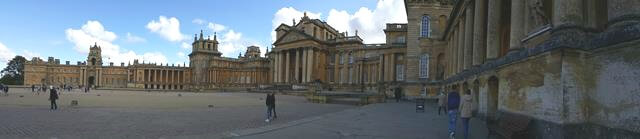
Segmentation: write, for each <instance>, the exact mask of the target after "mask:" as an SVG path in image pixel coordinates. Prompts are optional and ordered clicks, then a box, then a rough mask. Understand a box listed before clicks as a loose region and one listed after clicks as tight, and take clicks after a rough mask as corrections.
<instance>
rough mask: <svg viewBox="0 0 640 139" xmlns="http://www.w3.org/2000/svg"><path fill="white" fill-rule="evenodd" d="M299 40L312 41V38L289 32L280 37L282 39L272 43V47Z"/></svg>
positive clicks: (297, 32)
mask: <svg viewBox="0 0 640 139" xmlns="http://www.w3.org/2000/svg"><path fill="white" fill-rule="evenodd" d="M300 40H313V37H311V36H309V35H307V34H304V33H302V32H299V31H295V30H291V31H289V32H287V33H286V34H284V35H282V37H280V38H278V39H277V40H276V41H275V42H274V43H273V45H280V44H285V43H290V42H296V41H300Z"/></svg>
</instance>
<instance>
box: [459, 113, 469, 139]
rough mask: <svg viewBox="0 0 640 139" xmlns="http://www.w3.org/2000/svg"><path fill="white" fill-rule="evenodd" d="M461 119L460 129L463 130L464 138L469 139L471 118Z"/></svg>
mask: <svg viewBox="0 0 640 139" xmlns="http://www.w3.org/2000/svg"><path fill="white" fill-rule="evenodd" d="M461 119H462V128H464V138H465V139H467V138H468V137H469V120H470V119H471V118H461Z"/></svg>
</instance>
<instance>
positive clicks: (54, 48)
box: [0, 0, 407, 68]
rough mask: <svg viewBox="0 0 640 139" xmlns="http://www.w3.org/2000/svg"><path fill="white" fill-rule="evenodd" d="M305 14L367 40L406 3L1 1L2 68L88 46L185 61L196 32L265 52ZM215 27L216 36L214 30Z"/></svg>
mask: <svg viewBox="0 0 640 139" xmlns="http://www.w3.org/2000/svg"><path fill="white" fill-rule="evenodd" d="M304 12H307V15H308V16H309V17H310V18H316V19H320V20H323V21H325V22H327V23H328V24H329V25H331V26H333V27H334V28H335V29H337V30H338V31H340V32H345V31H347V32H349V34H354V33H353V32H355V30H358V35H359V36H360V37H362V38H363V39H364V41H365V43H384V42H385V40H384V32H383V28H384V26H385V23H406V22H407V19H406V13H405V8H404V3H403V1H402V0H295V1H294V0H233V1H228V0H227V1H222V0H181V1H168V0H166V1H164V0H135V1H132V0H108V1H107V0H100V1H99V0H83V1H78V0H56V1H36V0H6V1H2V2H0V67H2V68H4V67H5V66H6V63H8V61H9V60H11V59H12V58H13V57H15V55H21V56H24V57H26V58H27V59H28V60H31V59H32V58H33V57H40V58H41V59H43V60H45V61H46V60H47V57H55V58H56V59H60V61H61V64H63V63H64V61H71V63H72V64H75V63H76V61H85V60H86V59H87V54H88V52H89V46H90V45H93V44H95V43H97V44H98V45H99V46H100V47H101V48H102V57H103V64H104V65H108V63H109V62H113V63H115V65H119V63H121V62H124V63H129V62H131V63H132V62H133V60H134V59H138V60H139V61H145V63H149V62H153V63H158V64H160V63H163V65H164V64H166V63H169V65H171V64H175V65H178V64H180V65H182V64H183V63H186V64H187V65H188V63H189V58H188V55H189V53H190V52H191V43H192V42H193V37H194V35H195V34H198V33H200V31H201V30H202V31H203V32H204V34H205V36H211V38H213V36H214V34H217V39H218V42H219V43H220V44H219V49H218V51H220V52H222V53H223V56H225V57H237V56H238V55H239V54H240V53H244V51H245V50H246V47H248V46H251V45H255V46H259V47H260V49H261V52H262V54H264V52H265V51H266V49H267V48H269V49H270V48H271V47H272V43H273V41H275V37H274V36H275V32H274V31H273V30H274V29H275V28H276V27H277V26H278V25H280V24H287V25H291V24H292V22H293V21H292V20H294V19H295V20H297V21H296V22H298V21H299V20H300V18H301V17H302V16H303V13H304ZM214 32H215V33H214Z"/></svg>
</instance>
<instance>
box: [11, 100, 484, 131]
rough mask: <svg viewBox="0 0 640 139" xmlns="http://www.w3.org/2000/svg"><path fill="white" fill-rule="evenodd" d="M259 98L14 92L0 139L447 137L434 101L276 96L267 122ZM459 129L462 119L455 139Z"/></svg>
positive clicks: (477, 124) (475, 123)
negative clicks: (351, 101) (54, 104)
mask: <svg viewBox="0 0 640 139" xmlns="http://www.w3.org/2000/svg"><path fill="white" fill-rule="evenodd" d="M178 94H180V96H178ZM21 96H22V97H21ZM264 97H265V95H264V94H260V93H190V92H146V91H110V90H94V91H92V92H90V93H82V92H80V91H74V92H63V93H62V95H61V96H60V100H59V102H58V105H59V107H60V108H59V110H57V111H51V110H49V102H48V101H47V98H48V93H41V94H39V95H38V94H36V93H32V92H31V91H30V90H21V89H13V90H12V91H11V93H10V94H9V96H0V138H47V139H49V138H58V139H66V138H168V139H170V138H240V139H253V138H260V139H283V138H305V139H307V138H311V139H315V138H318V139H329V138H385V139H386V138H391V139H404V138H428V139H432V138H433V139H445V138H448V137H447V133H446V132H447V118H446V116H445V115H444V114H443V115H438V114H437V111H436V110H437V109H436V107H435V106H434V105H435V104H433V103H428V104H427V105H426V106H427V107H426V108H425V112H424V113H422V112H416V111H415V104H414V103H413V102H400V103H395V102H391V101H388V102H387V103H379V104H371V105H366V106H353V105H341V104H316V103H309V102H307V101H306V100H305V99H304V98H303V97H300V96H284V95H277V96H276V100H277V102H276V104H277V107H276V108H277V112H278V119H275V120H273V121H272V122H269V123H266V122H264V119H265V114H264V113H265V106H264ZM71 100H78V101H79V106H70V102H71ZM208 105H213V106H214V107H213V108H209V107H208ZM471 124H472V128H471V138H486V137H487V135H486V134H487V131H486V127H484V126H483V125H484V124H483V123H482V122H481V121H480V120H477V119H473V120H472V122H471ZM461 129H462V127H461V125H460V121H459V124H458V136H457V137H458V138H462V134H461Z"/></svg>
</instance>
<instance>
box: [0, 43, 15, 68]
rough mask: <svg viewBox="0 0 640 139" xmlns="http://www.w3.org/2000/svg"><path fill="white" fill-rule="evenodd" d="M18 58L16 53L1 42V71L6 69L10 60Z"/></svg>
mask: <svg viewBox="0 0 640 139" xmlns="http://www.w3.org/2000/svg"><path fill="white" fill-rule="evenodd" d="M14 57H16V53H15V52H13V51H12V50H11V49H9V48H8V47H7V46H5V45H4V44H2V42H0V70H2V69H4V68H5V67H6V65H7V63H9V60H11V59H13V58H14Z"/></svg>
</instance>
